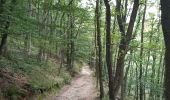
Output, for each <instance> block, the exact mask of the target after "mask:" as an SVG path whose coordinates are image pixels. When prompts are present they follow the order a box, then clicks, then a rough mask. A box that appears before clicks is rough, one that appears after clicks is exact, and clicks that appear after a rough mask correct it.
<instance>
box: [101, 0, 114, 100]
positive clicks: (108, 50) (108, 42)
mask: <svg viewBox="0 0 170 100" xmlns="http://www.w3.org/2000/svg"><path fill="white" fill-rule="evenodd" d="M104 4H105V7H106V64H107V70H108V76H109V98H110V100H115V95H114V91H113V72H112V59H111V34H110V26H111V12H110V4H109V1H108V0H104Z"/></svg>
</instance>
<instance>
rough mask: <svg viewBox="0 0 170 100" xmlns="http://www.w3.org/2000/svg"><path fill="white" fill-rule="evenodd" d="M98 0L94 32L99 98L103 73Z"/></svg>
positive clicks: (98, 2)
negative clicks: (95, 37) (95, 34)
mask: <svg viewBox="0 0 170 100" xmlns="http://www.w3.org/2000/svg"><path fill="white" fill-rule="evenodd" d="M99 6H100V1H99V0H96V31H97V32H96V33H97V45H98V46H97V47H98V68H99V70H98V71H99V72H98V73H99V85H100V98H101V99H102V98H103V96H104V90H103V74H102V69H103V68H102V45H101V32H100V11H99Z"/></svg>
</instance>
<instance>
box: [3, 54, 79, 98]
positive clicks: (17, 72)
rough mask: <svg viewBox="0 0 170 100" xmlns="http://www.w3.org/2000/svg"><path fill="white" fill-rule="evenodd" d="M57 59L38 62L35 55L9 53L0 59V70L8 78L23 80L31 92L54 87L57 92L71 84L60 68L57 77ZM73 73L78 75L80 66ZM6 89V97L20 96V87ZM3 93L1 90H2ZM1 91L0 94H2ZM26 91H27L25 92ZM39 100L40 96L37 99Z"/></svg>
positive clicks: (12, 85)
mask: <svg viewBox="0 0 170 100" xmlns="http://www.w3.org/2000/svg"><path fill="white" fill-rule="evenodd" d="M55 60H57V59H49V60H46V61H41V62H40V61H38V60H37V56H36V55H31V56H28V55H26V54H24V53H22V52H17V51H11V52H9V53H8V55H7V56H6V57H3V58H1V59H0V70H1V71H3V72H5V73H8V74H9V76H12V77H15V78H18V80H20V79H22V78H24V79H25V80H26V82H27V84H29V85H30V87H29V88H30V89H31V91H33V92H35V93H42V91H49V90H52V89H53V88H54V87H55V90H59V89H60V88H61V87H63V86H64V85H65V84H69V83H70V82H71V75H70V74H69V72H67V71H66V69H65V68H62V70H61V72H60V75H58V69H59V65H60V64H59V63H57V61H55ZM75 66H76V67H74V69H73V71H74V72H75V73H78V72H79V71H80V67H79V66H81V64H80V63H76V64H75ZM0 78H1V77H0ZM7 87H8V88H6V90H5V91H6V93H3V94H6V95H7V96H10V97H11V96H16V95H22V93H21V92H22V91H21V90H22V87H21V86H20V85H17V84H15V82H14V83H13V84H10V85H8V86H7ZM2 91H3V90H2ZM2 91H1V92H0V93H1V94H2ZM26 91H27V90H26ZM39 98H40V99H41V96H40V97H39Z"/></svg>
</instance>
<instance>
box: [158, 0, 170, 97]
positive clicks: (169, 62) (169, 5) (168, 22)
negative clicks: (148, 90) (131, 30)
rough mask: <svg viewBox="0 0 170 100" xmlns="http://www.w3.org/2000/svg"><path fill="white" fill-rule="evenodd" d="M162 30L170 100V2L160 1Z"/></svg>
mask: <svg viewBox="0 0 170 100" xmlns="http://www.w3.org/2000/svg"><path fill="white" fill-rule="evenodd" d="M160 1H161V10H162V16H161V17H162V19H161V21H162V29H163V33H164V41H165V48H166V49H165V80H164V82H165V92H164V95H165V100H170V92H169V91H170V28H169V27H170V10H169V9H170V0H160Z"/></svg>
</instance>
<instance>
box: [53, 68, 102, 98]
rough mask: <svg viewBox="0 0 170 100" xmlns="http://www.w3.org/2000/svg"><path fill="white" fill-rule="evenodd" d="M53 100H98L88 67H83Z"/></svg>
mask: <svg viewBox="0 0 170 100" xmlns="http://www.w3.org/2000/svg"><path fill="white" fill-rule="evenodd" d="M53 100H99V99H98V92H97V90H96V88H95V82H94V81H93V77H92V71H91V70H90V69H89V66H84V67H83V68H82V71H81V73H80V74H79V75H78V76H76V77H75V78H74V79H73V81H72V82H71V84H70V85H67V86H65V87H64V88H63V89H62V90H61V92H60V93H59V95H58V96H56V97H55V98H54V99H53Z"/></svg>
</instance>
